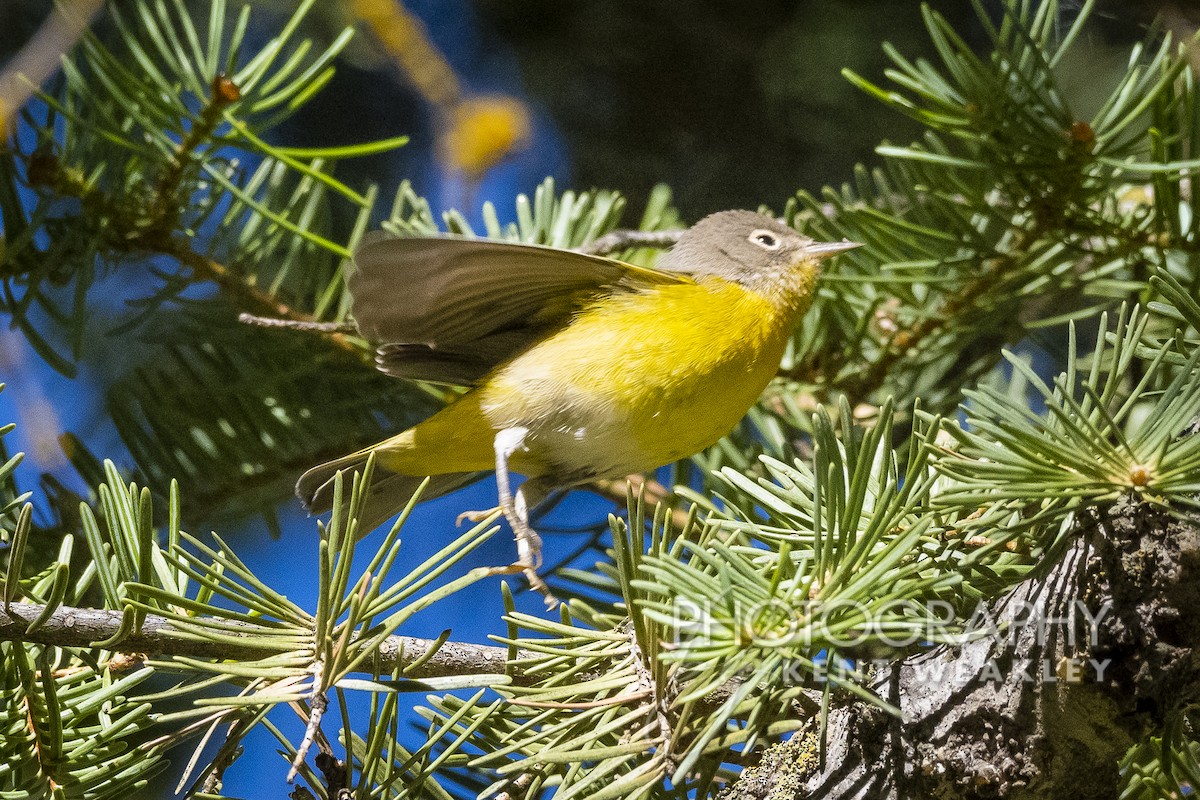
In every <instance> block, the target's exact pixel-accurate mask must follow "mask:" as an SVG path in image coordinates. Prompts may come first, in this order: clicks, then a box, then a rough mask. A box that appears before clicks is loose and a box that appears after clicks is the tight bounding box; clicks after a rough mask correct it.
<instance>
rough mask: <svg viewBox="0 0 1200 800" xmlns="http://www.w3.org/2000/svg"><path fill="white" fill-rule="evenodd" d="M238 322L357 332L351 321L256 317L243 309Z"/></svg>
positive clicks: (305, 329) (301, 328) (317, 330)
mask: <svg viewBox="0 0 1200 800" xmlns="http://www.w3.org/2000/svg"><path fill="white" fill-rule="evenodd" d="M238 322H240V323H242V324H243V325H254V326H255V327H259V328H283V329H285V330H289V331H312V332H314V333H348V334H356V333H358V326H356V325H355V324H354V323H353V322H315V321H313V320H303V319H279V318H278V317H256V316H254V315H253V314H247V313H246V312H245V311H243V312H242V313H241V314H238Z"/></svg>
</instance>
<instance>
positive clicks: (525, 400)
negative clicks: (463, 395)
mask: <svg viewBox="0 0 1200 800" xmlns="http://www.w3.org/2000/svg"><path fill="white" fill-rule="evenodd" d="M794 317H795V308H794V304H791V305H785V304H782V303H780V302H778V301H777V300H774V299H771V298H767V297H764V296H762V295H759V294H757V293H754V292H750V291H747V290H745V289H744V288H742V287H741V286H739V285H737V284H733V283H730V282H728V281H725V280H721V279H719V278H702V279H700V280H699V281H698V282H697V283H695V284H679V285H670V286H665V287H660V288H657V289H654V290H651V291H650V292H645V293H631V294H625V295H615V296H612V297H608V298H605V299H604V300H603V301H602V302H599V303H597V304H596V305H594V306H592V307H590V308H588V309H586V310H585V311H583V312H582V313H581V314H580V315H579V316H578V317H577V318H576V319H575V320H574V321H573V322H572V323H571V324H570V325H569V326H568V327H566V328H565V329H563V330H562V331H560V332H559V333H557V334H555V335H554V336H552V337H550V338H548V339H546V340H545V341H543V342H541V343H539V344H538V345H537V346H535V347H533V348H532V349H530V350H529V351H527V352H526V353H524V354H523V355H521V356H520V357H518V358H517V359H515V360H514V361H512V362H510V363H509V364H507V365H505V366H504V367H502V368H500V369H499V370H498V371H497V372H496V373H495V374H494V375H493V376H492V377H491V378H490V379H489V380H488V381H486V382H485V384H484V385H483V386H482V387H481V388H480V390H479V408H480V410H481V411H482V413H483V415H484V416H485V417H486V418H487V420H488V422H489V424H490V426H491V427H492V428H493V429H496V430H499V429H502V428H505V427H513V426H520V427H525V428H528V429H529V431H530V436H529V437H528V444H529V452H528V453H526V454H522V455H519V456H518V457H517V458H515V459H514V466H515V467H516V468H517V469H518V470H519V471H522V472H525V473H527V474H543V473H551V474H553V473H559V474H561V475H562V476H563V478H564V479H567V480H568V482H569V481H578V480H584V479H587V478H592V477H612V476H620V475H625V474H628V473H631V472H639V471H645V470H648V469H653V468H655V467H658V466H661V465H662V464H665V463H668V462H670V461H674V460H676V459H679V458H683V457H685V456H687V455H690V454H692V453H695V452H697V451H699V450H702V449H704V448H705V447H708V446H709V445H711V444H713V443H714V442H716V441H717V440H718V439H720V438H721V437H722V436H724V435H725V434H726V433H727V432H728V431H729V430H730V429H731V428H732V427H733V426H734V425H735V424H737V422H738V420H740V419H741V417H742V416H743V415H744V414H745V413H746V411H747V409H749V407H750V406H751V405H752V404H753V403H754V401H755V400H756V399H757V398H758V396H759V394H761V393H762V390H763V389H764V388H765V387H766V385H767V383H768V382H769V381H770V380H771V377H772V376H773V375H774V374H775V372H776V370H777V368H778V366H779V361H780V359H781V358H782V355H783V351H784V348H785V347H786V344H787V340H788V337H789V335H790V332H791V329H792V325H793V322H794Z"/></svg>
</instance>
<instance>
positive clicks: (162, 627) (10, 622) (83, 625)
mask: <svg viewBox="0 0 1200 800" xmlns="http://www.w3.org/2000/svg"><path fill="white" fill-rule="evenodd" d="M45 608H46V607H45V606H44V605H38V604H34V603H12V604H11V605H8V606H0V640H2V641H22V642H30V643H33V644H41V645H46V646H52V647H64V648H66V647H81V648H90V647H93V645H94V643H95V642H99V641H103V640H106V639H109V638H111V637H112V636H114V635H116V634H117V632H118V631H120V630H121V622H122V619H123V617H124V614H123V613H122V612H121V611H114V610H109V609H97V608H73V607H70V606H60V607H59V608H57V609H55V610H54V612H53V613H52V614H51V615H50V616H49V618H48V619H47V620H46V621H45V623H44V624H43V625H41V626H39V627H38V628H37V629H36V630H35V631H34V632H33V633H27V629H28V627H29V624H30V623H32V622H33V621H34V620H36V619H38V617H40V616H41V615H42V614H43V613H44V612H45ZM222 624H223V625H224V626H225V627H226V628H227V629H228V636H229V637H230V638H232V639H234V640H235V641H224V642H210V641H205V640H201V639H196V638H193V637H191V636H184V635H181V632H180V631H179V629H178V628H177V627H175V626H174V625H172V623H171V621H170V620H168V619H166V618H165V617H160V616H157V615H155V614H147V615H146V620H145V622H144V623H143V624H142V627H141V628H140V629H139V630H137V631H134V632H133V633H130V634H129V635H128V636H127V637H125V638H124V639H121V641H120V642H119V643H118V644H116V645H112V646H111V647H112V648H115V649H116V651H117V652H120V653H126V654H141V655H146V656H167V657H170V656H186V657H189V658H206V659H213V660H226V661H254V660H256V659H261V658H267V657H268V656H273V655H276V654H277V653H278V650H274V649H270V648H264V647H262V646H261V645H259V644H258V643H257V638H258V636H259V629H258V628H257V627H256V626H254V625H247V624H245V623H239V622H237V621H235V620H225V621H223V623H222ZM239 628H244V629H245V633H239V632H238V629H239ZM507 657H508V650H507V649H506V648H503V647H493V646H491V645H483V644H468V643H463V642H452V641H446V642H438V641H436V640H433V639H421V638H417V637H413V636H389V637H388V638H386V639H384V640H383V642H382V643H381V644H380V646H379V648H378V656H377V657H376V658H375V659H374V660H373V663H372V664H371V666H372V667H373V668H375V669H378V671H379V672H380V673H388V672H391V671H393V670H403V669H404V667H405V666H407V665H409V664H412V663H414V662H420V665H419V667H418V669H416V670H415V671H414V673H413V674H407V675H405V677H407V678H411V679H413V680H421V679H422V678H438V677H444V676H448V675H463V674H478V675H492V674H494V675H502V674H504V672H505V664H506V659H507ZM128 663H129V664H130V665H131V666H132V663H133V662H128ZM512 677H513V682H514V683H515V684H517V685H525V684H527V683H529V682H532V680H533V678H532V677H530V676H522V675H520V674H519V673H513V675H512Z"/></svg>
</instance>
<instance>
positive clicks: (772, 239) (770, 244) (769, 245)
mask: <svg viewBox="0 0 1200 800" xmlns="http://www.w3.org/2000/svg"><path fill="white" fill-rule="evenodd" d="M750 243H751V244H756V245H758V246H759V247H761V248H762V249H764V250H778V249H779V246H780V244H782V242H780V241H779V237H778V236H776V235H775V234H773V233H771V232H770V231H764V230H757V231H754V232H753V233H751V234H750Z"/></svg>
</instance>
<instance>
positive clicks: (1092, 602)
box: [726, 502, 1200, 800]
mask: <svg viewBox="0 0 1200 800" xmlns="http://www.w3.org/2000/svg"><path fill="white" fill-rule="evenodd" d="M1075 536H1076V539H1075V541H1074V543H1073V544H1072V545H1071V546H1070V547H1069V548H1068V549H1067V551H1066V553H1065V555H1063V556H1062V557H1061V558H1060V559H1058V560H1057V561H1056V563H1055V564H1054V566H1053V568H1051V569H1050V570H1049V571H1048V572H1047V573H1046V574H1045V575H1044V576H1043V577H1040V578H1033V579H1030V580H1028V581H1026V582H1024V583H1022V584H1020V585H1019V586H1017V587H1015V589H1014V590H1013V591H1012V592H1010V593H1009V594H1008V595H1006V596H1005V597H1003V598H1001V599H1000V600H999V601H997V602H996V603H994V604H992V606H991V609H990V610H991V612H992V613H994V614H995V616H996V617H1002V616H1003V615H1004V614H1005V613H1009V614H1011V613H1012V612H1013V611H1014V610H1019V611H1021V612H1022V613H1021V615H1020V616H1019V617H1018V618H1022V617H1024V618H1028V617H1029V612H1032V615H1033V616H1034V617H1038V616H1040V617H1041V618H1043V619H1046V620H1048V621H1049V622H1050V624H1048V625H1046V626H1042V627H1039V626H1037V625H1024V626H1020V627H1018V628H1017V629H1016V630H1015V633H1014V635H1012V636H1009V637H995V636H989V637H986V638H982V639H979V640H976V641H973V642H970V643H968V644H966V645H963V646H961V647H956V648H950V647H941V648H938V649H936V650H933V651H930V652H927V653H923V654H920V655H917V656H914V657H911V658H908V659H906V660H904V661H902V662H899V663H896V664H894V665H892V666H891V667H890V668H889V669H888V670H886V672H885V673H884V674H880V675H879V676H878V677H877V679H876V681H875V684H874V689H875V691H877V692H878V693H879V694H880V695H882V696H884V697H886V698H888V699H889V700H890V701H891V702H892V703H894V704H895V705H897V706H898V707H899V708H900V709H901V710H902V711H903V713H904V716H903V719H897V718H895V717H892V716H890V715H888V714H886V713H884V712H882V711H880V710H878V709H876V708H873V707H866V706H863V705H847V706H844V707H840V708H837V709H835V710H833V711H832V712H831V713H830V722H829V730H828V750H827V757H826V759H825V763H824V767H823V768H821V767H820V765H819V764H818V763H817V762H816V761H815V759H813V758H812V753H811V747H798V746H797V744H796V743H794V742H793V743H790V744H785V745H782V746H780V752H776V753H773V754H768V756H767V758H766V759H765V760H764V763H769V764H772V765H773V766H772V767H771V768H770V769H758V770H748V771H747V773H746V774H745V775H744V776H743V778H742V780H740V781H739V782H738V783H737V784H735V785H734V786H733V787H731V791H730V792H729V793H728V794H727V795H726V796H727V797H728V798H731V799H733V798H736V799H737V800H742V799H744V800H750V798H754V799H755V800H759V799H760V798H809V797H814V798H815V797H819V798H823V799H827V800H837V798H869V800H876V798H896V799H897V800H899V799H900V798H910V797H911V798H918V797H919V798H938V799H939V800H957V799H958V798H964V799H965V798H1004V799H1008V798H1012V799H1014V800H1017V799H1020V800H1024V799H1025V798H1047V797H1054V798H1064V799H1069V798H1081V800H1082V799H1083V798H1087V800H1098V799H1102V798H1115V797H1116V796H1117V786H1118V777H1119V776H1118V772H1117V762H1118V759H1120V758H1121V756H1123V755H1124V754H1125V752H1126V751H1127V750H1128V748H1129V747H1130V746H1131V745H1132V744H1134V743H1135V742H1137V741H1139V740H1141V739H1142V738H1144V737H1145V736H1146V735H1147V734H1149V733H1151V732H1155V731H1160V730H1161V729H1162V727H1163V723H1164V722H1165V721H1166V720H1167V718H1168V717H1169V716H1170V715H1171V714H1173V713H1175V712H1177V711H1178V710H1179V709H1181V708H1183V707H1185V706H1186V705H1188V704H1189V703H1194V702H1196V700H1197V695H1198V694H1200V657H1198V656H1197V652H1198V650H1197V645H1198V644H1200V615H1197V614H1196V613H1195V612H1196V609H1200V528H1198V527H1197V526H1196V524H1194V523H1189V522H1184V521H1181V520H1177V519H1172V518H1170V517H1168V516H1167V515H1165V514H1164V513H1162V512H1161V511H1157V510H1154V509H1151V508H1149V507H1147V506H1145V505H1139V504H1135V503H1133V502H1121V503H1119V504H1117V505H1116V506H1114V507H1112V508H1110V509H1108V510H1107V511H1104V512H1097V513H1096V514H1094V515H1093V516H1091V517H1090V518H1088V519H1086V520H1081V522H1080V524H1079V525H1078V526H1077V528H1076V532H1075ZM1024 604H1028V605H1024ZM1080 604H1082V606H1081V605H1080ZM1081 607H1082V608H1085V609H1087V612H1086V613H1087V614H1091V615H1092V616H1093V617H1097V616H1098V617H1099V618H1098V620H1097V621H1096V622H1095V624H1089V623H1088V621H1087V617H1086V616H1084V615H1083V614H1082V613H1081V612H1080V608H1081ZM1059 619H1074V621H1075V626H1076V627H1075V628H1074V632H1075V636H1074V641H1071V639H1072V636H1071V631H1072V628H1071V625H1070V624H1069V623H1067V622H1065V621H1063V622H1056V620H1059ZM1039 631H1042V632H1043V635H1041V636H1039ZM1096 663H1098V664H1100V665H1102V668H1101V670H1100V672H1099V673H1097V670H1096V668H1095V666H1094V665H1095V664H1096ZM1080 665H1082V666H1080ZM939 669H940V670H942V672H941V673H940V674H941V675H942V676H943V678H942V679H940V680H939V679H931V678H930V676H931V674H939V673H938V672H937V670H939ZM1073 671H1077V672H1078V673H1079V674H1078V675H1073V674H1072V672H1073ZM946 676H949V677H946ZM781 752H783V753H787V754H788V755H787V756H786V757H784V758H780V757H779V756H780V754H781Z"/></svg>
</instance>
